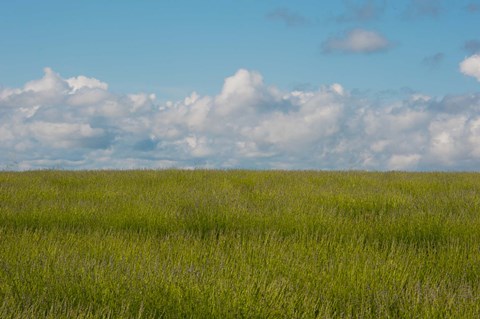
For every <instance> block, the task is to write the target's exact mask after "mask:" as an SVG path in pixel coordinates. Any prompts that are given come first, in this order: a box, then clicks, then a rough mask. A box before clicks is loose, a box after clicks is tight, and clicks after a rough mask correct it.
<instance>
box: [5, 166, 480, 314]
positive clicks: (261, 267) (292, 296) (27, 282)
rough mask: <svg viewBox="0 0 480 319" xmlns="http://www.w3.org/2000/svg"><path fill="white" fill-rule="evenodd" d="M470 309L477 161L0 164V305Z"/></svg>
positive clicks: (27, 310)
mask: <svg viewBox="0 0 480 319" xmlns="http://www.w3.org/2000/svg"><path fill="white" fill-rule="evenodd" d="M161 317H164V318H190V317H191V318H242V317H244V318H349V317H352V318H387V317H390V318H445V317H451V318H479V317H480V174H475V173H365V172H311V171H305V172H276V171H203V170H196V171H179V170H165V171H81V172H66V171H37V172H23V173H13V172H2V173H0V318H161Z"/></svg>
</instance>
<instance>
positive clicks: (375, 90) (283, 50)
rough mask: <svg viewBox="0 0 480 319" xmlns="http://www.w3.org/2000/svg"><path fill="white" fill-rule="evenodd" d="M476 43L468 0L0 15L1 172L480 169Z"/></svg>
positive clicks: (164, 4) (71, 7) (89, 8)
mask: <svg viewBox="0 0 480 319" xmlns="http://www.w3.org/2000/svg"><path fill="white" fill-rule="evenodd" d="M479 30H480V1H478V0H476V1H474V0H460V1H447V0H404V1H393V0H383V1H382V0H362V1H360V0H344V1H318V0H316V1H314V0H301V1H266V0H262V1H258V0H235V1H234V0H222V1H220V0H217V1H214V0H207V1H194V0H190V1H187V0H177V1H147V0H139V1H127V0H125V1H107V0H98V1H93V0H92V1H76V2H72V1H53V0H45V1H33V0H29V1H26V0H18V1H4V3H2V4H1V5H0V39H1V40H0V43H1V46H0V169H20V170H22V169H37V168H64V169H86V168H87V169H97V168H121V169H127V168H166V167H178V168H194V167H208V168H260V169H263V168H265V169H269V168H280V169H307V168H308V169H368V170H478V169H479V168H480V32H479ZM42 70H43V74H42Z"/></svg>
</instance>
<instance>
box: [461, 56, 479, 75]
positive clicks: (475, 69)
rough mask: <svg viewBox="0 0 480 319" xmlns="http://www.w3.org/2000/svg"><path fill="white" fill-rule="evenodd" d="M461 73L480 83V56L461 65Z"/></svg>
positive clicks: (470, 58) (473, 57)
mask: <svg viewBox="0 0 480 319" xmlns="http://www.w3.org/2000/svg"><path fill="white" fill-rule="evenodd" d="M460 71H461V72H462V73H463V74H465V75H468V76H471V77H474V78H476V79H477V80H478V81H480V54H474V55H472V56H471V57H469V58H466V59H465V60H463V61H462V62H461V63H460Z"/></svg>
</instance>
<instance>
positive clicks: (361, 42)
mask: <svg viewBox="0 0 480 319" xmlns="http://www.w3.org/2000/svg"><path fill="white" fill-rule="evenodd" d="M390 46H391V44H390V42H389V41H388V40H387V38H385V37H384V36H383V35H381V34H380V33H378V32H376V31H371V30H364V29H353V30H350V31H348V32H346V33H345V34H343V35H341V36H339V37H333V38H330V39H327V40H326V41H325V42H324V43H323V44H322V50H323V52H324V53H333V52H343V53H373V52H379V51H384V50H387V49H388V48H390Z"/></svg>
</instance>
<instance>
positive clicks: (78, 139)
mask: <svg viewBox="0 0 480 319" xmlns="http://www.w3.org/2000/svg"><path fill="white" fill-rule="evenodd" d="M461 70H462V72H464V73H465V74H468V75H471V76H475V77H477V79H479V80H480V56H472V57H470V58H469V59H466V60H465V61H463V62H462V64H461ZM379 101H380V102H379ZM0 164H1V166H2V168H4V169H36V168H66V169H72V168H73V169H85V168H89V169H92V168H93V169H95V168H165V167H181V168H186V167H211V168H233V167H244V168H282V169H306V168H314V169H369V170H391V169H395V170H418V169H422V170H444V169H447V170H449V169H452V170H455V169H457V170H469V169H478V167H480V166H479V165H480V94H468V95H461V96H446V97H444V98H433V97H429V96H425V95H421V94H403V95H400V94H399V95H398V97H397V98H392V97H390V98H388V99H387V98H385V99H379V98H378V96H376V95H367V94H361V93H354V92H349V91H348V90H347V89H345V88H343V87H342V86H341V85H340V84H332V85H328V86H324V87H321V88H319V89H318V90H308V91H292V92H284V91H281V90H279V89H277V88H276V87H274V86H269V85H267V84H265V83H264V81H263V78H262V76H261V75H260V74H259V73H258V72H254V71H248V70H243V69H241V70H239V71H237V72H236V73H235V74H234V75H232V76H230V77H228V78H226V79H225V81H224V83H223V86H222V88H221V90H220V91H219V93H218V94H217V95H216V96H201V95H199V94H197V93H192V94H191V95H190V96H188V97H186V98H185V99H183V100H181V101H172V102H167V103H159V102H157V100H156V97H155V96H154V95H151V94H144V93H138V94H131V95H118V94H113V93H112V92H110V91H108V85H107V84H106V83H103V82H101V81H99V80H97V79H94V78H88V77H84V76H79V77H75V78H69V79H64V78H62V77H61V76H60V75H58V74H57V73H55V72H54V71H52V70H50V69H48V68H47V69H45V75H44V76H43V78H41V79H39V80H34V81H31V82H28V83H27V84H25V86H24V87H23V88H13V89H9V88H3V89H0Z"/></svg>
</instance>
